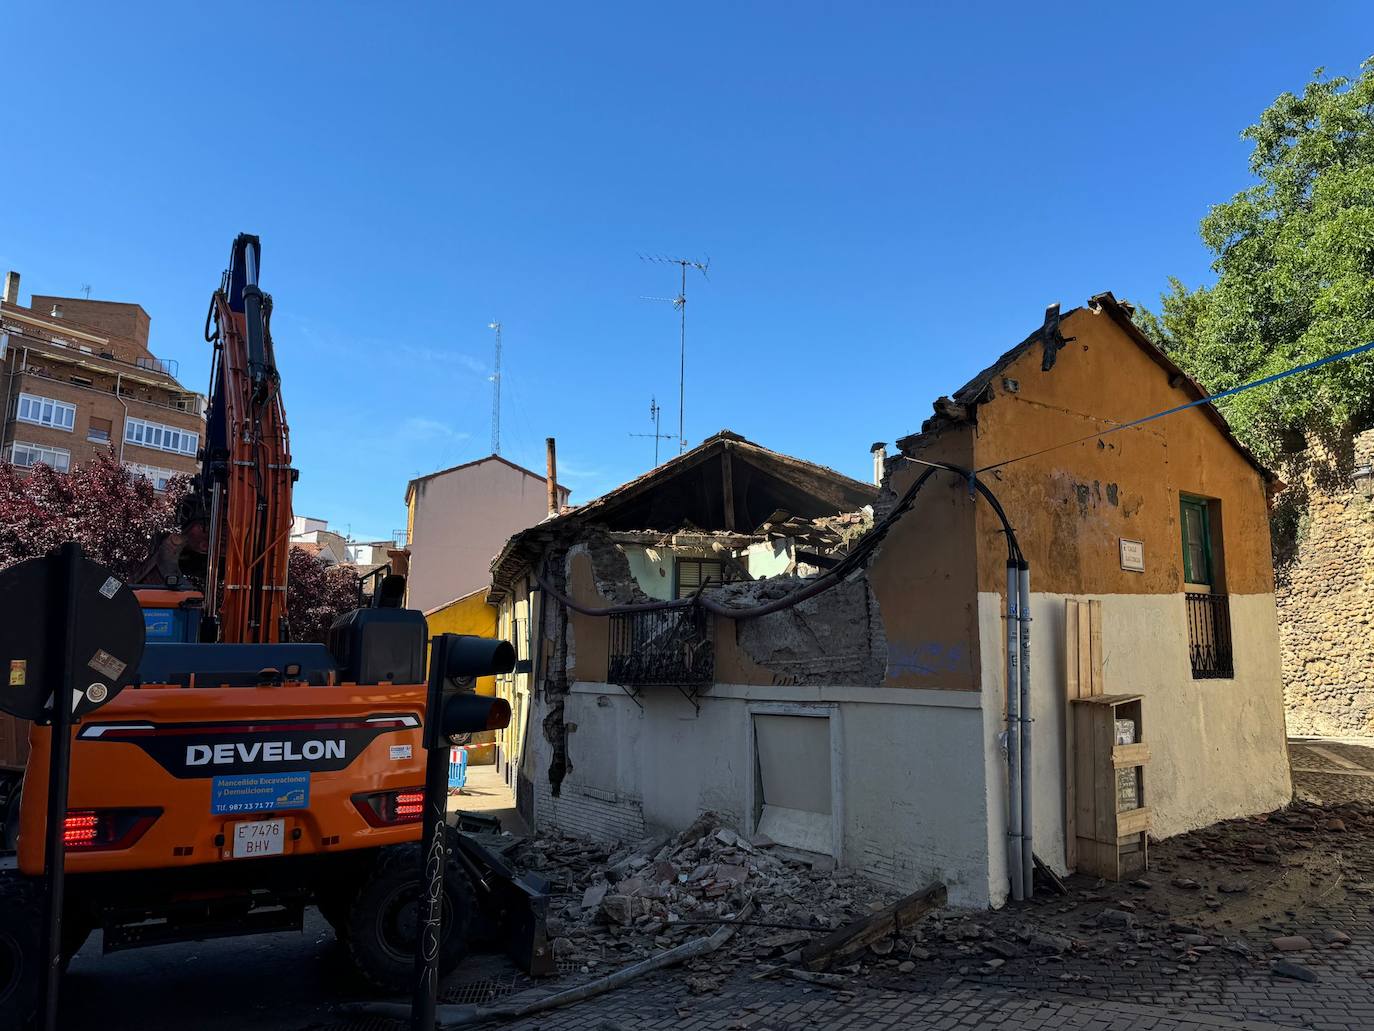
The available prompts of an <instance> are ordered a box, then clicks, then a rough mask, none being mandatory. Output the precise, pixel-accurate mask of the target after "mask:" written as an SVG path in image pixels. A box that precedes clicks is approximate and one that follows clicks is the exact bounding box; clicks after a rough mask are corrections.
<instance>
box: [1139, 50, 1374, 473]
mask: <svg viewBox="0 0 1374 1031" xmlns="http://www.w3.org/2000/svg"><path fill="white" fill-rule="evenodd" d="M1243 137H1244V138H1245V139H1247V140H1249V141H1250V142H1251V143H1252V144H1253V152H1252V154H1251V158H1250V172H1251V174H1252V175H1253V177H1254V179H1255V182H1254V183H1253V184H1252V185H1251V186H1249V187H1247V188H1246V189H1244V190H1242V191H1241V192H1239V193H1237V194H1236V195H1235V196H1234V197H1232V198H1231V199H1230V200H1229V201H1227V202H1225V203H1224V204H1218V205H1217V206H1215V207H1213V208H1212V209H1211V211H1210V212H1209V213H1208V215H1207V216H1206V218H1204V219H1203V220H1202V225H1201V233H1202V239H1203V242H1204V243H1205V244H1206V246H1207V247H1208V248H1209V249H1210V250H1211V252H1212V253H1213V255H1214V256H1215V260H1214V261H1213V265H1212V268H1213V270H1214V271H1215V272H1216V274H1217V281H1216V283H1215V285H1213V286H1210V287H1202V288H1199V289H1196V290H1189V289H1188V288H1187V287H1186V286H1185V285H1184V284H1183V283H1181V282H1179V281H1178V280H1177V279H1172V280H1170V289H1169V292H1168V293H1166V294H1164V295H1163V297H1162V310H1161V311H1160V312H1159V313H1158V314H1157V315H1156V314H1153V313H1150V312H1147V311H1144V310H1141V311H1140V312H1139V321H1140V325H1141V326H1142V328H1143V329H1144V330H1145V331H1146V332H1147V333H1149V334H1150V335H1151V336H1153V337H1154V338H1155V339H1156V340H1157V341H1158V342H1159V343H1160V344H1161V345H1162V346H1163V347H1164V348H1165V349H1166V350H1167V351H1169V353H1170V354H1171V355H1172V357H1173V358H1174V360H1175V361H1177V362H1178V363H1179V365H1180V366H1181V367H1183V368H1184V369H1186V370H1187V371H1188V372H1189V373H1190V374H1191V375H1193V376H1194V377H1195V378H1196V379H1198V380H1200V381H1201V382H1202V383H1204V384H1205V385H1206V386H1207V387H1208V389H1209V390H1211V391H1213V392H1219V391H1221V390H1225V389H1228V388H1230V387H1234V386H1239V385H1240V384H1242V383H1246V382H1249V381H1251V380H1254V379H1258V378H1260V377H1263V376H1266V375H1269V374H1271V373H1275V372H1280V371H1282V370H1284V369H1288V368H1292V367H1293V366H1296V365H1301V364H1304V363H1306V362H1310V361H1314V360H1316V359H1318V358H1323V357H1326V356H1328V355H1331V354H1335V353H1336V352H1338V351H1341V350H1345V349H1347V348H1350V347H1354V346H1356V345H1358V344H1362V343H1366V342H1368V341H1370V340H1374V58H1371V59H1370V60H1368V61H1366V62H1365V63H1364V64H1363V65H1362V66H1361V74H1360V75H1359V76H1358V77H1357V78H1355V79H1353V80H1352V79H1348V78H1343V77H1336V78H1326V77H1325V76H1324V74H1323V73H1322V71H1321V70H1318V71H1317V72H1316V73H1315V77H1314V80H1313V81H1312V82H1310V83H1308V84H1307V86H1306V88H1305V89H1304V90H1303V92H1302V95H1301V96H1299V95H1296V94H1293V93H1284V94H1283V95H1282V96H1280V97H1279V98H1278V99H1277V100H1275V101H1274V102H1273V103H1272V104H1271V105H1270V106H1269V107H1268V109H1267V110H1265V111H1264V113H1263V114H1262V115H1261V116H1260V119H1259V121H1258V122H1256V123H1255V124H1254V125H1252V126H1250V127H1249V128H1248V129H1246V130H1245V132H1244V133H1243ZM1221 405H1222V408H1223V411H1224V412H1225V414H1226V416H1227V418H1228V419H1229V420H1230V422H1231V424H1232V426H1233V427H1234V428H1235V431H1236V433H1237V435H1238V436H1239V437H1240V438H1241V439H1242V440H1243V441H1244V442H1245V443H1246V444H1248V445H1249V446H1250V447H1251V448H1252V449H1253V450H1254V451H1256V452H1257V453H1258V454H1259V455H1260V456H1261V458H1264V459H1267V460H1270V461H1274V460H1276V459H1279V458H1281V457H1282V456H1283V455H1285V454H1286V453H1291V452H1293V451H1295V450H1297V449H1299V448H1301V447H1302V440H1303V439H1304V438H1305V437H1306V436H1307V435H1309V434H1317V435H1320V436H1328V435H1333V434H1334V435H1339V434H1341V433H1345V432H1349V430H1351V429H1352V428H1363V427H1364V426H1366V425H1368V424H1369V423H1370V422H1371V421H1374V357H1365V356H1361V357H1358V358H1354V359H1350V360H1347V361H1343V362H1336V363H1334V364H1332V365H1330V366H1327V367H1325V368H1323V369H1321V370H1318V371H1317V372H1314V373H1308V374H1303V375H1300V376H1294V377H1291V378H1289V379H1285V380H1282V381H1280V382H1278V383H1276V384H1274V385H1272V386H1268V387H1263V388H1260V389H1257V390H1253V391H1246V392H1245V393H1243V394H1240V395H1238V396H1237V397H1236V398H1234V399H1229V400H1227V401H1224V402H1222V403H1221Z"/></svg>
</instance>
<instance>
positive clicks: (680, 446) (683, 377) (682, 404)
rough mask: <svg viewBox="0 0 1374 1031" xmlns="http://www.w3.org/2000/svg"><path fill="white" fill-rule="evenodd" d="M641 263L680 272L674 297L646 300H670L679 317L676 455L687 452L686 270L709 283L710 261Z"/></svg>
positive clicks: (656, 259) (660, 259)
mask: <svg viewBox="0 0 1374 1031" xmlns="http://www.w3.org/2000/svg"><path fill="white" fill-rule="evenodd" d="M639 257H640V258H641V259H642V260H643V261H652V262H656V263H658V264H660V265H677V266H678V267H679V268H680V269H681V270H682V284H681V286H680V287H679V289H678V295H677V296H676V297H672V298H667V297H650V298H647V300H652V301H661V300H671V301H672V302H673V307H674V308H676V309H677V310H678V312H679V315H680V322H679V339H678V370H677V450H678V454H682V452H684V451H686V450H687V432H686V420H685V417H684V413H685V411H686V407H687V270H688V269H689V268H694V269H696V270H697V271H698V272H700V273H701V275H702V278H704V279H707V280H708V281H709V279H710V277H709V276H707V275H706V270H707V269H708V268H709V267H710V266H711V259H710V258H707V259H706V260H705V261H693V260H692V259H691V258H667V257H662V256H658V255H649V254H641V255H640V256H639Z"/></svg>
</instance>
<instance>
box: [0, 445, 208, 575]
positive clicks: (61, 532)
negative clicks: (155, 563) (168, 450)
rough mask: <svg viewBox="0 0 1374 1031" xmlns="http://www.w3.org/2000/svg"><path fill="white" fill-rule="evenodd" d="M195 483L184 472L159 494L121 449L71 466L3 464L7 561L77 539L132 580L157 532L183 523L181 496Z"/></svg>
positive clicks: (1, 535) (0, 492)
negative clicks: (122, 459)
mask: <svg viewBox="0 0 1374 1031" xmlns="http://www.w3.org/2000/svg"><path fill="white" fill-rule="evenodd" d="M189 489H190V479H189V478H188V477H177V478H176V479H174V480H173V481H172V482H171V483H169V484H168V486H167V490H165V491H163V492H161V493H159V492H158V491H155V490H153V485H152V484H151V483H149V482H148V481H147V480H145V479H143V478H142V477H140V476H134V475H133V474H132V473H130V472H129V470H128V469H126V468H125V467H124V466H122V465H121V464H120V463H119V462H118V460H116V459H115V457H114V455H113V454H103V455H101V456H100V457H98V458H96V459H94V460H92V461H88V462H84V463H82V464H81V465H79V466H77V467H76V468H75V469H73V470H72V471H71V472H70V473H59V472H57V471H56V470H54V469H51V468H49V467H48V466H46V465H36V466H34V467H33V469H31V470H28V471H25V470H21V469H17V468H15V467H14V466H13V465H10V464H9V463H8V462H6V463H3V464H0V568H3V567H4V566H9V565H13V564H14V563H16V562H21V561H23V560H24V559H26V558H34V557H37V556H40V555H46V554H48V553H49V552H51V551H54V550H56V549H57V547H58V546H59V545H61V544H63V543H64V542H66V541H76V542H77V543H78V544H80V545H81V547H82V550H84V551H85V553H86V554H87V555H89V556H90V557H91V558H93V559H95V560H96V561H97V562H100V563H102V564H104V565H106V566H109V567H110V569H111V571H112V572H113V573H114V574H115V575H116V576H119V577H122V578H124V579H128V578H130V577H131V576H133V575H134V572H135V570H136V569H137V568H138V567H139V566H141V565H142V564H143V563H144V561H145V560H146V559H147V558H148V555H149V553H150V551H151V549H152V542H153V541H154V539H156V538H157V537H158V536H159V535H160V534H163V533H168V532H170V531H171V530H173V529H174V528H175V523H176V515H177V505H178V502H179V501H180V499H181V498H182V497H183V496H184V495H185V493H186V492H187V491H188V490H189Z"/></svg>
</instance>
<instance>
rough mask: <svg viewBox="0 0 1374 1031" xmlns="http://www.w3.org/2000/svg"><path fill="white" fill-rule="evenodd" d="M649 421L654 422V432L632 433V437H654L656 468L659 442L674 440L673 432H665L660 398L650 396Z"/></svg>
mask: <svg viewBox="0 0 1374 1031" xmlns="http://www.w3.org/2000/svg"><path fill="white" fill-rule="evenodd" d="M649 421H650V422H652V423H653V424H654V432H653V433H631V434H630V436H632V437H653V438H654V468H655V469H657V468H658V442H659V441H660V440H672V439H673V435H672V434H671V433H664V432H663V430H662V426H663V406H662V405H660V404H659V403H658V398H656V397H651V398H649Z"/></svg>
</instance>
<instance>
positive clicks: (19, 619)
mask: <svg viewBox="0 0 1374 1031" xmlns="http://www.w3.org/2000/svg"><path fill="white" fill-rule="evenodd" d="M63 575H64V570H63V564H62V559H61V558H60V557H59V556H58V555H49V556H47V557H46V558H31V559H28V560H26V561H24V562H21V563H19V565H17V566H11V567H10V568H9V569H6V570H3V571H0V676H2V677H4V678H5V679H4V680H0V710H3V711H4V712H8V713H10V714H11V715H13V716H18V717H20V718H21V719H28V720H35V721H37V722H39V723H49V722H51V720H52V694H53V689H54V687H55V686H56V685H55V684H54V683H53V678H54V677H56V676H60V674H61V654H60V648H61V630H62V625H61V624H62V622H63V621H64V620H65V619H66V613H65V612H64V611H59V609H60V608H61V605H62V600H61V598H62V578H63ZM70 629H71V635H72V638H71V640H72V668H71V681H70V685H71V699H70V704H71V705H72V715H73V717H80V716H84V715H85V714H86V713H88V712H91V711H92V710H94V709H98V708H99V707H100V706H102V705H104V704H105V703H106V702H108V701H109V700H110V699H112V698H113V697H114V696H115V695H117V694H119V692H120V691H121V690H123V689H124V687H125V686H126V685H127V684H128V683H129V682H130V681H132V680H133V678H134V674H135V673H136V672H137V671H138V663H139V660H141V659H142V658H143V643H144V628H143V610H142V609H141V608H140V607H139V604H138V599H137V598H135V597H134V592H133V591H131V590H130V589H129V588H128V586H127V585H126V584H124V582H123V581H121V580H120V579H119V578H118V577H116V576H114V575H112V574H111V573H110V571H109V570H108V569H106V568H105V567H104V566H102V565H101V564H100V563H99V562H95V561H92V560H91V559H88V558H82V559H81V560H80V565H79V567H78V570H77V591H76V619H75V622H74V625H73V626H72V627H71V628H70Z"/></svg>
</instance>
